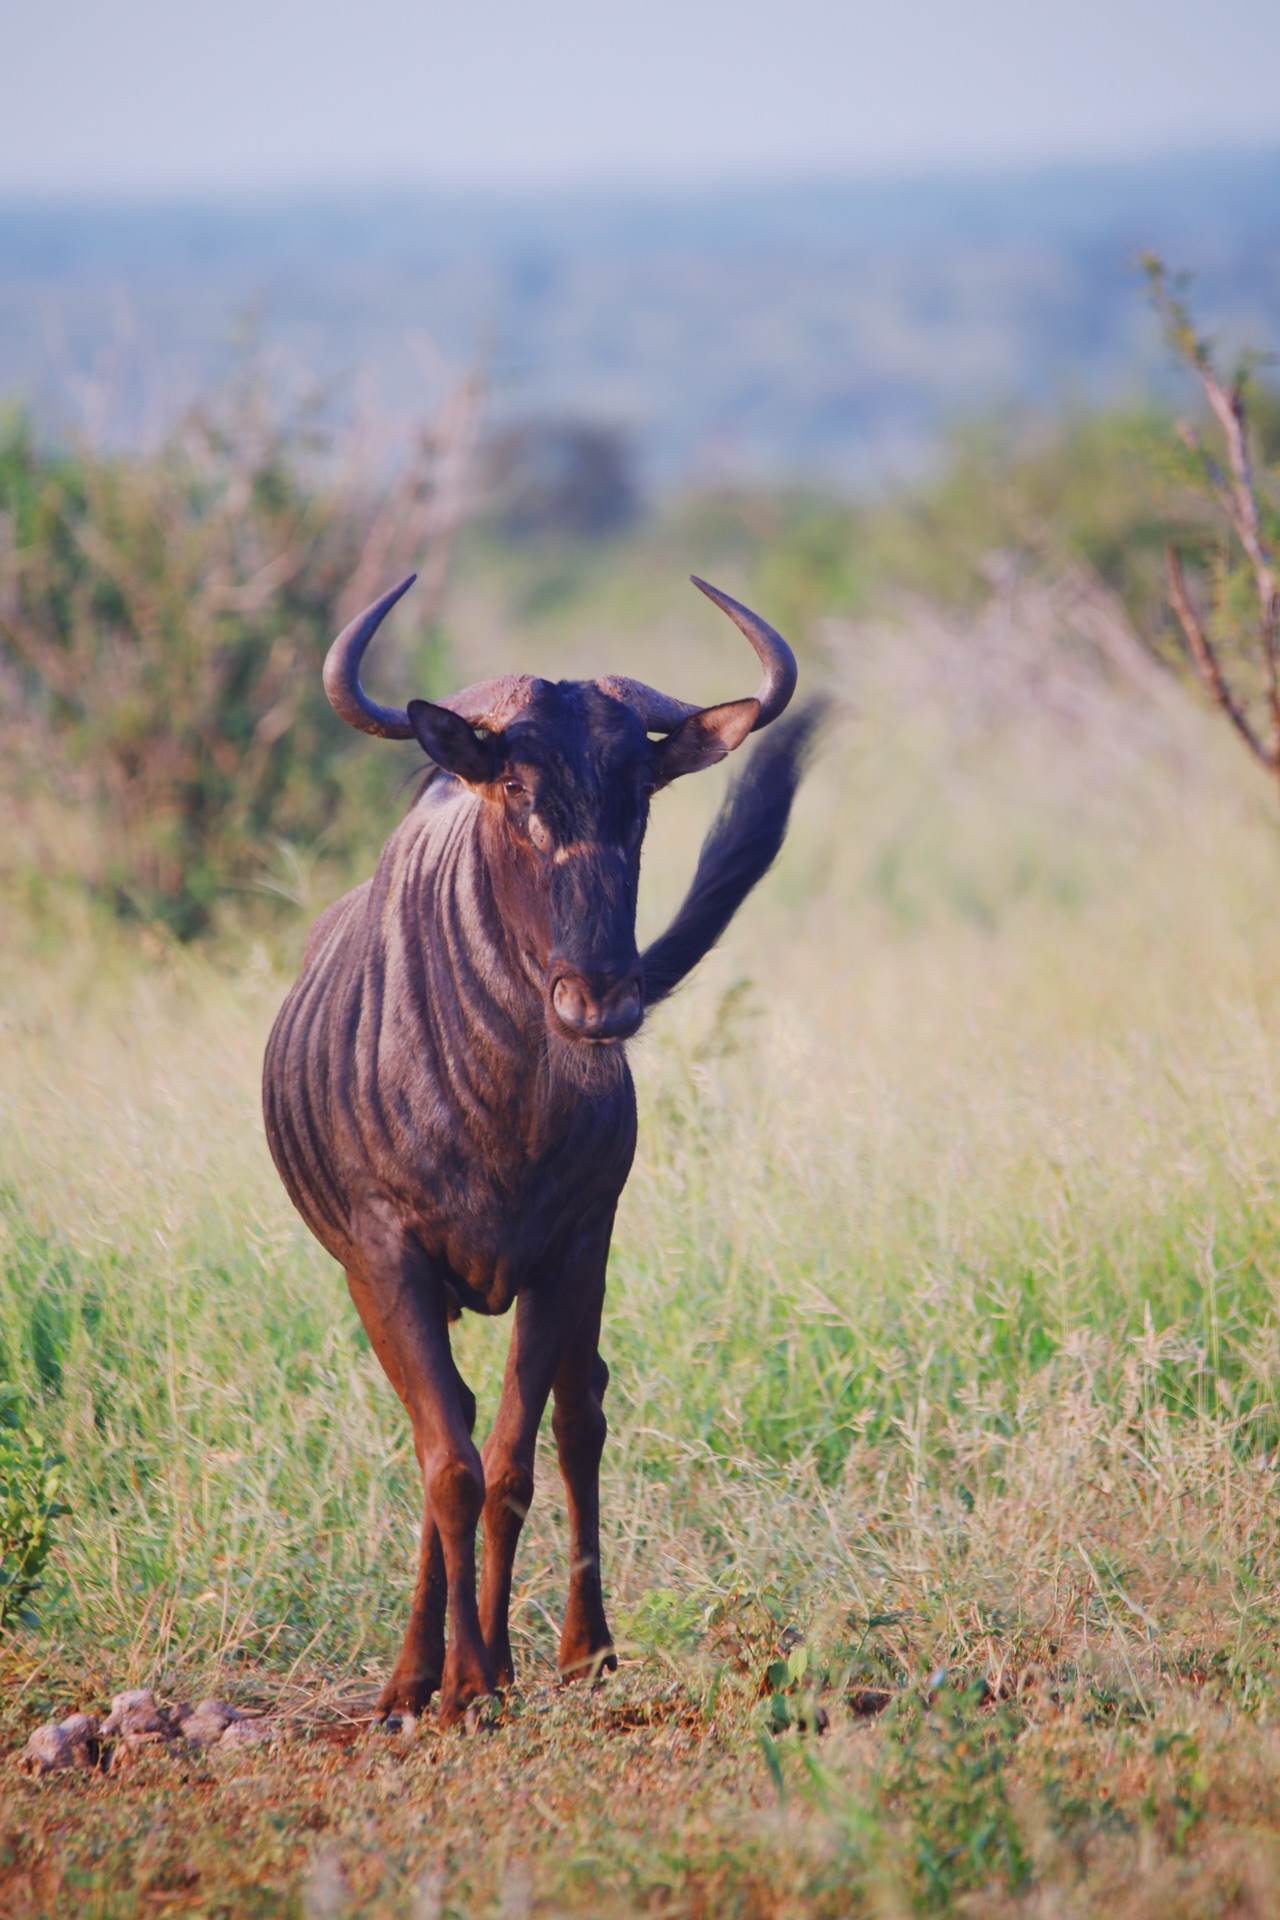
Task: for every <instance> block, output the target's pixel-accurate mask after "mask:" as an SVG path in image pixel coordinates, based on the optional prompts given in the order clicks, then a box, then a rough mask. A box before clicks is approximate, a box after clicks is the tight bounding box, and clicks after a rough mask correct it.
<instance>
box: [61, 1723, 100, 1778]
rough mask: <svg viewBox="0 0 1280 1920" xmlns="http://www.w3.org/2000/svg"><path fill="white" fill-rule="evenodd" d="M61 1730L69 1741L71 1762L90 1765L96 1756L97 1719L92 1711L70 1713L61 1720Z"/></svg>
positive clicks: (75, 1765)
mask: <svg viewBox="0 0 1280 1920" xmlns="http://www.w3.org/2000/svg"><path fill="white" fill-rule="evenodd" d="M62 1731H63V1733H65V1734H66V1736H67V1739H68V1740H69V1741H70V1742H71V1756H72V1758H71V1764H72V1766H74V1767H91V1766H92V1765H93V1763H94V1761H95V1760H96V1759H97V1757H98V1719H97V1715H96V1714H92V1713H72V1714H68V1716H67V1718H66V1719H65V1720H64V1721H63V1722H62Z"/></svg>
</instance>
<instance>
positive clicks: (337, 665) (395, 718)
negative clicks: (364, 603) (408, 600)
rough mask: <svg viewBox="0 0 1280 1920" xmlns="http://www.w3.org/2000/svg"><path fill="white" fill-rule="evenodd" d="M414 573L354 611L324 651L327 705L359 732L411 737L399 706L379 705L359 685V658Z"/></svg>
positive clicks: (402, 593)
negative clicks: (358, 610)
mask: <svg viewBox="0 0 1280 1920" xmlns="http://www.w3.org/2000/svg"><path fill="white" fill-rule="evenodd" d="M417 577H418V576H417V574H416V573H411V574H410V575H409V578H408V579H407V580H402V581H401V582H400V585H399V586H398V587H392V589H391V591H390V593H384V594H383V596H382V598H381V600H375V601H374V603H373V605H372V606H371V607H366V608H365V610H364V612H363V613H358V614H357V615H356V617H355V619H354V620H352V621H351V622H350V624H349V625H348V626H345V627H344V628H343V629H342V632H341V633H340V634H339V635H338V637H337V639H336V640H335V641H334V643H333V645H332V646H331V647H330V649H329V651H328V653H327V654H326V655H325V662H324V690H325V692H326V693H327V694H328V696H329V705H330V706H331V707H332V708H333V710H334V712H335V713H336V714H337V715H338V717H339V719H340V720H345V721H346V723H347V725H348V726H349V727H359V729H360V731H361V733H376V734H380V735H381V736H382V738H383V739H384V740H412V739H413V728H412V727H411V726H410V725H409V716H408V714H407V713H406V712H405V710H404V708H403V707H380V706H379V705H378V703H377V701H376V700H371V699H370V698H369V696H368V694H367V693H366V692H365V690H364V688H363V687H362V686H361V685H360V662H361V660H362V659H363V658H364V651H365V648H366V647H367V646H368V644H369V642H370V641H371V640H372V638H373V636H374V634H375V633H376V632H377V631H378V628H379V627H380V626H381V625H382V623H383V621H384V620H385V619H386V617H387V615H388V614H389V613H390V611H391V609H392V607H394V605H395V604H396V601H397V600H399V599H401V598H402V597H403V596H404V595H405V594H406V593H408V591H409V589H410V587H411V586H412V585H413V583H414V581H415V580H416V579H417Z"/></svg>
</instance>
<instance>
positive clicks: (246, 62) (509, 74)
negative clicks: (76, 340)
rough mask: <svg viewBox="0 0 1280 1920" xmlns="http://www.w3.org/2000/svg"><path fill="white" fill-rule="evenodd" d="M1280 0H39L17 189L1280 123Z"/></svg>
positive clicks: (955, 148) (490, 174) (8, 92)
mask: <svg viewBox="0 0 1280 1920" xmlns="http://www.w3.org/2000/svg"><path fill="white" fill-rule="evenodd" d="M1278 55H1280V10H1278V9H1276V7H1275V6H1274V4H1273V0H1079V4H1077V5H1076V6H1074V7H1073V8H1072V9H1070V10H1066V9H1062V10H1053V11H1050V10H1044V9H1031V8H1027V7H1025V6H1024V5H1022V4H1021V0H975V4H973V5H971V6H970V7H969V8H967V9H965V10H964V11H963V13H962V12H961V11H960V10H957V9H955V8H953V7H949V6H947V5H945V4H944V0H904V4H902V5H900V6H899V7H897V8H895V9H892V10H889V9H883V8H877V9H872V8H870V7H868V6H856V5H855V6H850V5H848V4H847V0H790V4H788V6H787V7H786V8H782V7H780V6H779V5H778V4H777V0H651V3H650V5H649V6H648V7H647V8H645V9H644V10H643V12H640V11H639V10H637V11H635V12H630V11H627V12H623V11H605V10H601V9H599V8H598V7H595V6H592V5H589V4H588V0H544V4H543V5H542V6H541V7H539V8H538V9H537V10H536V11H535V10H532V9H529V8H528V7H525V6H520V5H517V4H516V0H475V3H474V4H473V5H471V6H470V7H468V8H465V9H464V8H458V7H453V6H443V5H440V4H431V0H427V3H426V4H423V0H366V5H365V6H364V7H363V8H362V9H361V10H360V12H359V15H358V16H357V15H356V14H354V13H353V12H352V11H351V10H350V9H349V8H346V7H344V6H343V5H341V4H340V0H306V4H304V3H303V0H266V4H264V3H263V0H223V4H222V5H221V6H220V7H219V8H218V9H217V12H216V14H215V13H214V12H212V10H209V11H205V10H193V9H174V8H172V7H170V6H166V5H163V4H162V3H161V0H112V4H110V5H108V6H106V7H104V6H102V5H101V4H100V0H46V3H45V4H44V5H42V6H41V7H39V8H34V7H32V8H27V9H23V10H13V11H12V13H11V17H10V18H9V19H8V20H7V21H6V25H5V62H4V71H3V75H0V107H2V108H3V111H0V198H4V199H6V200H11V199H14V198H18V197H22V198H37V199H38V198H48V197H61V198H67V197H70V198H77V197H82V196H85V195H88V196H91V197H94V198H101V197H103V196H106V197H124V198H129V199H137V198H138V197H142V198H143V199H148V200H153V199H156V198H161V199H171V198H173V197H175V196H176V197H179V198H185V197H189V196H192V195H194V196H197V197H199V198H207V197H209V196H213V197H215V198H217V197H221V196H225V195H228V194H231V195H237V196H242V195H248V196H249V197H251V198H257V197H260V196H267V197H272V196H279V195H281V194H297V193H303V194H311V193H319V194H322V195H324V194H332V193H334V192H341V191H344V190H347V189H360V188H369V187H377V188H379V189H381V190H384V191H386V190H394V189H396V188H404V189H415V188H416V189H426V190H443V191H459V190H462V191H484V190H497V191H499V192H501V191H510V190H512V189H515V190H517V191H518V190H521V189H524V188H527V187H531V186H540V187H544V188H545V187H557V188H572V187H573V186H574V185H578V186H586V187H592V186H597V187H598V186H605V187H607V188H608V189H609V190H612V191H619V190H627V189H634V188H637V187H640V188H643V187H645V186H667V187H675V188H679V187H681V186H687V187H689V188H692V189H694V190H703V189H706V188H708V187H711V188H714V187H715V186H717V185H725V186H743V185H749V184H751V183H753V182H757V181H765V180H770V179H773V180H793V181H794V180H797V179H802V178H812V177H828V176H832V175H835V176H839V177H848V176H858V177H863V178H868V179H871V180H879V179H883V178H886V177H896V176H901V175H903V174H908V175H910V174H913V173H920V172H936V171H939V170H958V171H960V172H966V171H967V172H973V171H975V170H977V171H984V170H992V169H995V170H998V171H1001V172H1008V171H1016V170H1018V169H1026V168H1036V167H1046V166H1047V167H1053V166H1057V165H1071V164H1076V163H1085V164H1087V163H1089V162H1090V161H1095V162H1103V163H1106V162H1113V161H1117V160H1123V159H1132V158H1143V157H1146V158H1151V157H1158V156H1159V155H1161V154H1162V153H1171V154H1172V153H1177V154H1185V153H1188V152H1192V151H1196V150H1201V149H1206V150H1207V149H1214V148H1242V149H1248V148H1251V147H1254V146H1258V145H1264V146H1265V145H1269V144H1272V143H1274V142H1276V141H1277V140H1280V95H1278V94H1277V90H1276V88H1275V86H1274V78H1273V76H1274V73H1275V70H1276V65H1277V56H1278Z"/></svg>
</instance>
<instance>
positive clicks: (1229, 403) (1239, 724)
mask: <svg viewBox="0 0 1280 1920" xmlns="http://www.w3.org/2000/svg"><path fill="white" fill-rule="evenodd" d="M1145 264H1146V268H1147V274H1148V277H1149V279H1150V281H1151V289H1152V297H1153V299H1154V301H1155V305H1156V309H1157V311H1158V312H1159V314H1160V317H1161V319H1162V320H1163V321H1164V325H1165V332H1166V335H1167V337H1168V339H1169V342H1170V344H1171V346H1172V347H1173V348H1174V349H1175V351H1176V352H1178V353H1179V354H1181V356H1182V357H1183V359H1184V360H1186V361H1187V362H1188V364H1189V365H1190V366H1192V367H1194V369H1195V371H1196V373H1197V374H1198V375H1199V377H1200V383H1201V385H1202V386H1203V388H1204V392H1205V398H1206V399H1207V400H1208V402H1209V408H1210V411H1211V412H1212V414H1213V416H1214V419H1215V420H1216V421H1217V423H1218V425H1219V427H1220V428H1221V430H1222V436H1223V439H1224V441H1225V444H1226V451H1227V466H1228V469H1229V472H1228V473H1224V472H1223V470H1222V468H1221V467H1220V466H1219V464H1218V462H1217V461H1216V460H1215V459H1214V458H1213V456H1212V455H1211V454H1210V453H1209V452H1208V451H1207V449H1205V448H1204V447H1203V446H1202V445H1201V442H1200V437H1199V435H1198V434H1197V433H1196V431H1195V429H1194V428H1193V427H1191V426H1189V425H1183V426H1182V427H1181V428H1180V429H1179V432H1180V435H1181V438H1182V441H1183V443H1184V445H1185V446H1186V447H1187V448H1188V450H1189V451H1190V452H1191V453H1193V454H1194V455H1196V457H1197V458H1198V460H1199V462H1200V465H1201V469H1202V471H1203V474H1204V478H1205V481H1206V483H1207V485H1208V488H1209V492H1210V494H1211V495H1212V497H1213V499H1214V500H1215V501H1216V502H1217V505H1218V509H1219V511H1220V512H1221V514H1222V515H1223V517H1224V518H1225V520H1226V521H1227V524H1228V526H1229V527H1230V528H1231V530H1232V532H1233V533H1234V534H1235V536H1236V539H1237V540H1238V541H1239V543H1240V546H1241V548H1242V549H1243V551H1244V554H1245V557H1246V559H1247V560H1248V562H1249V566H1250V568H1251V570H1252V572H1253V578H1254V585H1255V588H1256V591H1257V596H1258V643H1259V653H1260V656H1261V664H1262V671H1263V678H1264V681H1265V685H1266V704H1267V718H1268V723H1269V724H1268V734H1269V739H1268V741H1267V743H1266V744H1264V742H1263V740H1262V738H1260V736H1259V734H1258V732H1257V730H1256V729H1255V728H1254V726H1253V725H1252V723H1251V722H1250V720H1249V717H1248V713H1247V711H1246V708H1245V702H1244V699H1243V698H1242V697H1241V695H1240V694H1239V693H1238V692H1237V691H1236V690H1235V689H1233V688H1232V686H1231V685H1230V684H1229V682H1228V680H1227V677H1226V674H1225V672H1224V670H1223V666H1222V663H1221V661H1220V659H1219V657H1218V653H1217V650H1216V649H1215V647H1214V646H1213V643H1212V642H1211V640H1210V638H1209V634H1208V631H1207V629H1206V626H1205V623H1204V621H1203V620H1202V619H1201V618H1200V616H1199V615H1198V614H1197V612H1196V610H1195V607H1194V605H1193V603H1192V599H1191V595H1190V592H1189V591H1188V587H1187V580H1186V576H1185V573H1184V571H1183V565H1182V558H1181V555H1180V554H1179V552H1178V549H1177V547H1176V546H1174V545H1173V544H1172V543H1170V545H1169V548H1168V550H1167V559H1168V568H1169V604H1170V606H1171V608H1172V609H1173V612H1174V613H1175V615H1176V616H1177V619H1178V624H1179V626H1180V627H1181V628H1182V632H1183V634H1184V636H1185V638H1186V642H1187V647H1188V650H1189V652H1190V654H1191V658H1192V660H1193V662H1194V663H1195V667H1196V670H1197V672H1198V673H1199V675H1200V678H1201V680H1202V681H1203V683H1204V685H1205V688H1206V690H1207V691H1208V693H1209V695H1210V697H1211V698H1212V699H1213V701H1214V702H1215V704H1216V705H1217V706H1219V707H1220V708H1221V709H1222V711H1223V713H1225V714H1226V716H1227V718H1228V720H1229V721H1230V722H1231V724H1232V726H1233V727H1234V728H1235V730H1236V732H1237V733H1238V734H1239V735H1240V738H1241V739H1242V740H1243V741H1244V743H1245V745H1246V746H1247V747H1248V749H1249V751H1250V753H1251V754H1252V755H1253V756H1254V758H1255V759H1256V760H1257V761H1258V762H1259V764H1260V765H1261V766H1263V767H1264V768H1266V770H1267V771H1268V772H1269V773H1270V774H1271V777H1272V779H1273V780H1274V781H1275V782H1276V786H1277V789H1280V593H1278V592H1277V587H1276V570H1275V562H1274V558H1273V555H1272V552H1271V548H1270V545H1269V542H1268V540H1267V536H1266V533H1265V531H1264V528H1263V521H1262V513H1261V509H1260V507H1259V500H1258V487H1257V482H1256V478H1255V475H1254V469H1253V461H1252V457H1251V455H1250V451H1249V421H1248V413H1247V409H1246V406H1245V396H1244V378H1243V375H1242V374H1241V375H1237V377H1236V378H1235V380H1233V381H1232V382H1231V384H1230V385H1229V386H1228V385H1227V384H1226V382H1224V381H1223V380H1222V378H1221V377H1220V375H1219V374H1218V371H1217V369H1216V367H1215V366H1214V364H1213V357H1212V354H1211V352H1210V350H1209V345H1208V342H1207V341H1205V340H1202V339H1201V338H1200V337H1199V336H1198V335H1197V333H1196V331H1195V329H1194V327H1193V325H1192V323H1191V318H1190V315H1189V313H1188V311H1187V308H1186V305H1185V303H1184V302H1183V301H1182V300H1181V299H1179V298H1178V297H1177V295H1176V294H1175V293H1174V292H1173V291H1172V290H1171V289H1170V286H1169V283H1168V280H1167V277H1166V274H1165V269H1164V267H1163V265H1162V264H1161V262H1160V261H1159V260H1157V259H1155V258H1154V257H1150V256H1149V257H1148V258H1147V260H1146V262H1145Z"/></svg>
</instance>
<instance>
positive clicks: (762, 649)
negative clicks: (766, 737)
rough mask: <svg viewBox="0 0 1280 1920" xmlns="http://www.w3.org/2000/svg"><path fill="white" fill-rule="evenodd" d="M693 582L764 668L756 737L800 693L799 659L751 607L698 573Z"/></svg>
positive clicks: (693, 577) (759, 696)
mask: <svg viewBox="0 0 1280 1920" xmlns="http://www.w3.org/2000/svg"><path fill="white" fill-rule="evenodd" d="M689 578H690V579H691V580H692V582H693V584H694V586H695V587H697V588H698V590H699V591H700V592H701V593H705V594H706V596H707V598H708V600H714V601H715V603H716V605H717V606H718V607H719V608H720V611H721V612H722V613H727V614H728V616H729V618H730V619H731V620H732V622H733V624H734V626H735V627H738V628H739V629H740V630H741V631H742V632H743V633H745V634H746V636H747V639H748V640H749V641H750V642H751V644H752V646H753V647H754V648H755V650H756V652H757V653H758V654H759V656H760V661H761V664H762V666H763V667H764V679H763V680H762V681H761V682H760V689H759V691H758V693H757V694H756V699H757V700H758V701H759V702H760V718H759V719H758V720H757V721H756V723H755V725H754V727H752V729H751V731H752V733H758V732H759V731H760V729H761V727H767V726H768V724H769V722H770V721H771V720H776V719H777V717H778V715H779V714H780V713H781V712H782V710H783V708H784V707H785V706H786V704H787V702H788V700H790V698H791V696H792V694H793V693H794V692H795V690H796V679H797V677H798V674H799V668H798V667H797V666H796V657H795V655H794V653H792V651H791V649H790V647H789V646H788V645H787V643H786V641H785V640H784V639H783V637H782V635H781V634H780V633H776V632H775V631H774V629H773V628H772V627H771V626H770V625H769V623H768V621H767V620H762V619H761V618H760V615H759V614H758V613H752V611H751V609H750V607H744V606H743V604H742V602H741V601H740V600H733V599H731V598H730V596H729V595H728V594H727V593H721V591H720V589H719V587H712V586H709V585H708V584H707V582H706V581H705V580H699V578H698V576H697V574H696V573H691V574H690V575H689Z"/></svg>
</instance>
